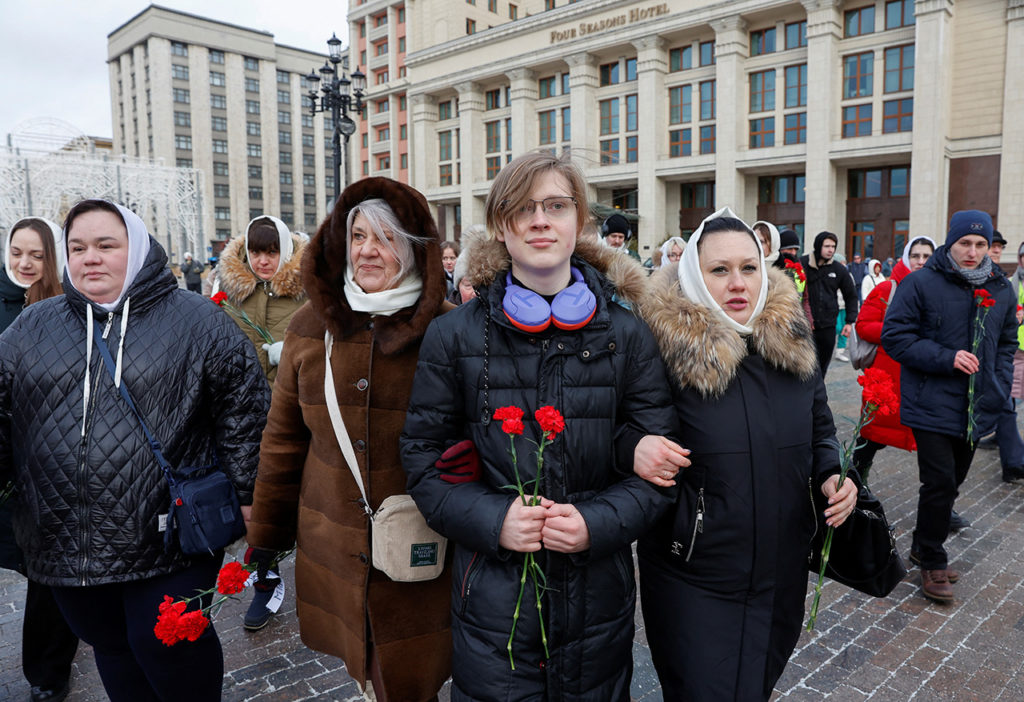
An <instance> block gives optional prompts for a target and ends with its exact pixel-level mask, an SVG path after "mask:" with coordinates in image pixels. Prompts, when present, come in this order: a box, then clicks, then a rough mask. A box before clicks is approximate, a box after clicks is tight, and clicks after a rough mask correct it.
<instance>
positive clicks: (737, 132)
mask: <svg viewBox="0 0 1024 702" xmlns="http://www.w3.org/2000/svg"><path fill="white" fill-rule="evenodd" d="M711 27H712V28H713V29H714V30H715V207H716V208H717V207H722V206H724V205H728V206H729V207H731V208H732V209H733V210H734V211H735V212H736V213H737V214H738V215H740V216H741V217H743V216H745V213H744V210H745V209H746V207H745V197H746V184H745V178H744V176H743V174H742V173H740V172H739V171H737V170H736V160H737V156H738V155H739V152H740V149H741V148H743V150H746V149H745V144H746V135H747V124H748V120H747V117H746V115H747V100H746V96H747V90H748V82H747V77H746V72H745V71H744V69H743V62H744V60H745V59H746V57H747V51H748V47H747V41H748V38H747V22H746V20H744V19H743V18H742V17H740V16H739V15H732V16H730V17H723V18H722V19H718V20H715V21H713V22H712V23H711Z"/></svg>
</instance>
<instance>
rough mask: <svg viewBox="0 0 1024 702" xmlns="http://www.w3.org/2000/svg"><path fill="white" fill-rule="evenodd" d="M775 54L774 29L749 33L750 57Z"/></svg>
mask: <svg viewBox="0 0 1024 702" xmlns="http://www.w3.org/2000/svg"><path fill="white" fill-rule="evenodd" d="M774 52H775V27H771V28H770V29H759V30H757V31H756V32H751V33H750V55H751V56H761V55H762V54H771V53H774Z"/></svg>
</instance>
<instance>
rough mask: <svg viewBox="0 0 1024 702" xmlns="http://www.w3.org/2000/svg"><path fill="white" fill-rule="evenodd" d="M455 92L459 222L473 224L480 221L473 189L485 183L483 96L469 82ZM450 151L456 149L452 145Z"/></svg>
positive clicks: (481, 206) (481, 207)
mask: <svg viewBox="0 0 1024 702" xmlns="http://www.w3.org/2000/svg"><path fill="white" fill-rule="evenodd" d="M455 89H456V90H457V91H459V147H458V148H459V153H460V156H459V162H460V163H461V164H462V166H461V167H462V181H461V187H460V193H461V195H460V200H461V204H462V221H463V222H466V223H468V224H474V223H478V222H483V221H484V203H483V201H482V200H480V199H479V198H477V197H475V196H474V195H473V185H474V184H475V183H481V182H483V181H484V180H486V170H485V168H486V161H485V160H484V159H485V158H486V156H485V154H484V152H485V151H486V149H487V145H486V143H484V142H485V134H484V120H483V111H484V95H483V93H482V92H481V91H480V86H479V85H477V84H476V83H473V82H472V81H466V82H464V83H459V84H457V85H456V86H455ZM452 148H453V149H454V148H456V145H455V144H454V143H453V144H452Z"/></svg>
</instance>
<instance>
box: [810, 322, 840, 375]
mask: <svg viewBox="0 0 1024 702" xmlns="http://www.w3.org/2000/svg"><path fill="white" fill-rule="evenodd" d="M835 347H836V325H834V324H833V325H832V326H830V327H826V328H824V329H818V328H815V329H814V350H815V351H816V352H817V354H818V365H819V366H820V367H821V377H822V378H824V377H825V374H826V373H828V364H829V363H831V362H832V351H833V350H834V349H835Z"/></svg>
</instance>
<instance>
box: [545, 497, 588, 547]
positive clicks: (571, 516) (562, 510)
mask: <svg viewBox="0 0 1024 702" xmlns="http://www.w3.org/2000/svg"><path fill="white" fill-rule="evenodd" d="M540 504H541V507H543V508H544V513H545V519H544V530H543V531H542V532H541V535H542V536H543V539H544V548H546V549H547V550H549V551H558V552H559V553H579V552H581V551H586V550H587V549H588V548H590V529H589V528H588V527H587V522H586V520H584V519H583V515H582V514H580V511H579V510H578V509H576V507H574V506H573V505H569V504H562V503H559V502H554V501H552V500H549V499H547V498H544V497H542V498H541V500H540Z"/></svg>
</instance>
